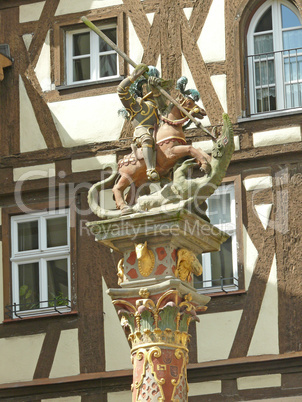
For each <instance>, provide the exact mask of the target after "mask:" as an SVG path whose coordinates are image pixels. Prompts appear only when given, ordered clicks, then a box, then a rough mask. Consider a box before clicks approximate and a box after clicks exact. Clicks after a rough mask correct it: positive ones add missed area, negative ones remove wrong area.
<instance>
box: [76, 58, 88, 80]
mask: <svg viewBox="0 0 302 402" xmlns="http://www.w3.org/2000/svg"><path fill="white" fill-rule="evenodd" d="M89 79H90V58H84V59H78V60H74V61H73V81H75V82H76V81H83V80H89Z"/></svg>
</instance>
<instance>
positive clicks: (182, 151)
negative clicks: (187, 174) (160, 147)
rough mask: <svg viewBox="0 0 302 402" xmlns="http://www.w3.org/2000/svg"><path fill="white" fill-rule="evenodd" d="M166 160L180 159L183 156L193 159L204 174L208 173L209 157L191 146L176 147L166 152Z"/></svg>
mask: <svg viewBox="0 0 302 402" xmlns="http://www.w3.org/2000/svg"><path fill="white" fill-rule="evenodd" d="M166 155H167V157H168V158H177V159H180V158H182V157H184V156H191V157H192V158H195V159H196V160H197V162H198V163H199V164H200V166H201V167H202V169H203V170H204V171H205V172H207V173H208V172H209V165H210V162H211V157H210V156H209V155H208V154H207V153H206V152H204V151H203V150H202V149H197V148H194V147H193V146H192V145H176V146H174V147H171V148H169V149H167V150H166Z"/></svg>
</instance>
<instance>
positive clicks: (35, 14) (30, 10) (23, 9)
mask: <svg viewBox="0 0 302 402" xmlns="http://www.w3.org/2000/svg"><path fill="white" fill-rule="evenodd" d="M44 4H45V1H41V2H39V3H34V4H26V5H24V6H20V7H19V21H20V23H23V22H29V21H38V19H39V18H40V16H41V13H42V10H43V7H44Z"/></svg>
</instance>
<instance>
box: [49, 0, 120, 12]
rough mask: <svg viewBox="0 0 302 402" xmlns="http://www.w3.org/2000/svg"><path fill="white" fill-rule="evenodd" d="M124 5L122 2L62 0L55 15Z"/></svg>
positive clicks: (111, 0)
mask: <svg viewBox="0 0 302 402" xmlns="http://www.w3.org/2000/svg"><path fill="white" fill-rule="evenodd" d="M118 4H123V2H122V0H61V1H60V3H59V5H58V8H57V10H56V14H55V15H62V14H69V13H78V12H81V11H87V10H94V9H96V8H103V7H108V6H115V5H118Z"/></svg>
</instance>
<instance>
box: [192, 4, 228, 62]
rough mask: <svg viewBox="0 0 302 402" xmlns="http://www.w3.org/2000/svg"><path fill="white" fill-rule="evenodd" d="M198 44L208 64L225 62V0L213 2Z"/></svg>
mask: <svg viewBox="0 0 302 402" xmlns="http://www.w3.org/2000/svg"><path fill="white" fill-rule="evenodd" d="M197 44H198V46H199V48H200V51H201V54H202V57H203V59H204V61H205V62H206V63H210V62H214V61H224V60H225V22H224V0H213V2H212V5H211V8H210V11H209V14H208V16H207V19H206V21H205V24H204V27H203V29H202V31H201V35H200V37H199V39H198V41H197Z"/></svg>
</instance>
